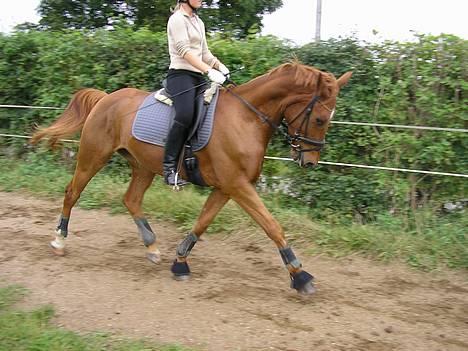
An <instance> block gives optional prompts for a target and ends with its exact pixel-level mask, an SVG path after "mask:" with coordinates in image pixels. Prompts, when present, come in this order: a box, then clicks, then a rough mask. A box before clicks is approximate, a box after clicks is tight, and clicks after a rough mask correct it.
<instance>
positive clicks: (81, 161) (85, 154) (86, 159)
mask: <svg viewBox="0 0 468 351" xmlns="http://www.w3.org/2000/svg"><path fill="white" fill-rule="evenodd" d="M106 144H107V143H104V142H103V143H102V147H92V148H88V147H87V143H85V142H83V140H82V141H81V144H80V150H79V152H78V161H77V164H76V168H75V174H74V175H73V178H72V180H71V181H70V183H68V185H67V187H66V189H65V197H64V199H63V207H62V213H61V215H60V220H59V223H58V225H57V229H56V232H55V233H56V235H55V240H53V241H51V242H50V247H51V248H52V250H53V252H54V253H55V254H57V255H59V256H62V255H64V254H65V239H66V237H67V235H68V222H69V220H70V215H71V210H72V208H73V206H74V205H75V203H76V201H78V199H79V198H80V195H81V192H82V191H83V190H84V188H85V187H86V185H87V184H88V182H89V181H90V180H91V178H93V177H94V175H95V174H96V173H97V172H99V170H100V169H101V168H102V167H104V165H105V164H106V163H107V161H108V160H109V159H110V157H111V155H112V153H113V150H112V149H111V148H110V146H108V147H106V146H105V145H106ZM109 145H110V143H109Z"/></svg>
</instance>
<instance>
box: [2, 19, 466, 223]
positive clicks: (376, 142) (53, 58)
mask: <svg viewBox="0 0 468 351" xmlns="http://www.w3.org/2000/svg"><path fill="white" fill-rule="evenodd" d="M415 39H416V40H415V41H414V42H411V43H398V42H385V43H382V44H367V43H361V42H359V41H357V40H356V39H354V38H344V39H331V40H328V41H323V42H321V43H318V44H316V43H311V44H307V45H304V46H302V47H297V46H293V45H292V44H290V43H289V42H287V41H282V40H279V39H278V38H275V37H271V36H266V37H265V36H264V37H256V38H250V39H248V40H226V39H222V38H218V37H213V38H211V39H210V43H209V45H210V47H211V49H212V51H213V52H214V53H215V55H217V56H218V57H220V58H221V59H222V60H223V61H224V62H225V63H226V65H227V66H228V67H231V69H233V70H235V69H237V68H239V67H240V66H244V67H245V68H244V69H243V70H240V71H237V72H235V73H234V74H233V79H234V80H235V81H236V82H238V83H243V82H245V81H248V80H249V79H252V78H254V77H256V76H258V75H260V74H263V73H265V72H266V71H268V70H269V69H270V68H272V67H275V66H277V65H279V64H281V63H283V62H286V61H287V60H289V59H291V58H298V59H299V60H300V61H302V62H303V63H306V64H310V65H314V66H316V67H318V68H320V69H323V70H328V71H330V72H332V73H334V74H335V75H337V76H339V75H341V74H342V73H344V72H346V71H349V70H352V71H353V72H354V74H353V78H352V79H351V82H350V85H349V86H347V87H346V88H345V89H343V91H342V92H341V94H340V98H339V101H338V110H337V115H336V117H335V119H336V120H343V121H363V122H382V123H389V124H409V125H425V126H442V127H453V128H466V119H467V116H468V113H467V105H466V104H463V103H462V102H463V98H464V97H466V91H467V81H468V80H467V74H468V73H467V72H468V70H467V66H466V62H468V60H467V58H466V53H467V52H468V50H467V49H468V47H467V41H466V40H463V39H460V38H457V37H454V36H451V35H442V36H437V37H434V36H424V35H421V36H418V37H415ZM168 60H169V59H168V55H167V46H166V35H165V33H154V32H151V31H149V30H146V29H140V30H138V31H134V30H132V29H131V28H128V27H119V28H116V29H115V30H112V31H106V30H97V31H95V32H87V31H68V32H48V31H34V30H29V31H18V32H15V33H13V34H11V35H0V104H21V105H42V106H65V105H66V103H67V102H68V101H69V99H70V96H71V94H72V93H73V92H74V91H76V90H77V89H79V88H82V87H94V88H98V89H102V90H105V91H107V92H111V91H114V90H116V89H119V88H122V87H127V86H132V87H137V88H140V89H146V90H154V89H156V88H157V87H159V86H160V84H161V81H162V79H163V78H164V77H165V74H166V71H167V67H168V62H169V61H168ZM56 116H57V112H56V111H55V112H54V111H43V110H11V109H8V110H7V109H0V128H1V129H2V130H3V131H5V130H7V131H9V132H18V133H29V132H30V131H31V129H32V127H33V126H34V125H35V124H46V123H49V122H50V121H51V120H53V119H54V118H56ZM327 141H328V145H327V148H326V150H325V152H324V153H323V155H322V160H325V161H332V162H333V161H334V162H347V163H358V164H371V165H381V166H388V167H398V168H413V169H423V170H437V171H443V172H454V173H465V174H466V173H468V171H467V164H468V162H467V161H468V153H467V138H466V137H465V134H463V133H448V132H431V131H417V130H408V129H385V128H375V127H357V126H345V125H333V126H332V128H331V130H330V131H329V133H328V135H327ZM22 143H23V141H18V140H8V141H7V140H6V139H3V140H2V139H0V144H1V145H4V146H5V145H6V144H17V145H18V144H22ZM269 154H271V155H278V156H286V155H287V154H288V149H287V147H286V146H285V145H284V141H283V140H282V139H281V138H279V137H275V138H274V140H273V143H272V144H271V145H270V149H269ZM264 175H265V179H264V181H265V182H266V183H267V184H269V185H271V187H269V188H268V189H271V188H275V189H283V190H285V189H289V190H287V191H286V192H287V196H286V197H284V198H283V200H282V201H284V202H285V203H286V204H289V205H293V204H294V203H295V202H296V201H300V202H302V203H306V204H308V205H309V206H310V208H311V210H312V211H316V213H317V215H319V216H320V215H325V214H328V213H330V212H339V213H343V214H346V215H348V216H350V217H353V218H358V219H360V220H369V219H372V218H374V216H375V215H377V214H378V213H382V212H388V211H390V212H391V213H402V214H405V213H407V212H408V210H410V209H413V210H414V209H416V208H418V207H421V206H430V207H432V208H434V209H436V208H438V207H440V205H441V204H442V203H443V202H445V201H451V200H458V199H460V198H462V197H463V196H465V197H466V181H465V180H464V179H463V178H452V177H439V176H423V175H415V174H411V175H408V174H405V173H395V172H382V171H374V170H362V169H355V168H340V167H329V166H327V167H325V166H320V167H318V168H317V169H316V170H314V171H310V170H302V169H299V168H298V167H297V166H295V165H292V164H284V163H279V162H276V161H266V162H265V168H264ZM285 183H286V185H287V186H284V184H285ZM281 184H283V185H281Z"/></svg>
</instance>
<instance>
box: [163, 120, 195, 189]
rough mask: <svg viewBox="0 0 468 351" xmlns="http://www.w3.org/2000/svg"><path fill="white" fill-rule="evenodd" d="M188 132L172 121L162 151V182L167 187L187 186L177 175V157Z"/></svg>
mask: <svg viewBox="0 0 468 351" xmlns="http://www.w3.org/2000/svg"><path fill="white" fill-rule="evenodd" d="M188 132H189V130H188V128H186V127H185V126H183V125H182V124H180V123H178V122H177V121H174V124H173V125H172V127H171V130H170V131H169V133H168V135H167V139H166V146H165V149H164V160H163V176H164V181H165V182H166V184H168V185H178V186H184V185H186V184H188V183H187V182H186V181H185V180H183V179H181V178H180V177H179V175H178V174H177V165H178V163H179V155H180V153H181V151H182V148H183V147H184V144H185V141H186V140H187V137H188ZM176 175H177V184H176Z"/></svg>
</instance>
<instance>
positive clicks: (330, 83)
mask: <svg viewBox="0 0 468 351" xmlns="http://www.w3.org/2000/svg"><path fill="white" fill-rule="evenodd" d="M275 71H276V72H278V71H279V72H278V73H286V76H287V77H288V78H289V79H286V80H287V81H288V82H289V84H290V87H289V92H288V93H287V96H286V98H284V99H283V100H282V103H281V113H282V115H283V117H284V121H285V123H286V125H287V128H288V134H289V137H290V140H289V142H290V144H291V153H292V157H293V159H294V160H295V161H297V162H298V163H299V165H300V166H301V167H308V166H315V165H316V164H317V163H318V161H319V158H320V151H321V150H322V148H323V146H324V145H325V134H326V133H327V130H328V127H329V125H330V121H331V119H332V118H333V114H334V112H335V105H336V98H337V96H338V93H339V91H340V88H341V87H343V86H344V85H345V84H346V83H347V82H348V81H349V79H350V78H351V75H352V72H347V73H345V74H343V75H342V76H341V77H340V78H339V79H336V78H335V77H334V76H333V74H331V73H327V72H322V71H319V70H318V69H315V68H313V67H308V66H305V65H301V64H298V63H292V64H285V65H283V66H280V67H279V68H278V69H276V70H275ZM275 71H273V72H271V73H270V74H274V73H275ZM281 71H282V72H281Z"/></svg>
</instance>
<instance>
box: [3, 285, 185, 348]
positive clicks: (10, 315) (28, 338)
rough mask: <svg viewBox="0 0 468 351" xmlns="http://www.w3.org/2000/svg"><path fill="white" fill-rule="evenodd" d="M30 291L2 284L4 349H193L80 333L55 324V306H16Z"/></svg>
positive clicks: (102, 334) (101, 334) (100, 334)
mask: <svg viewBox="0 0 468 351" xmlns="http://www.w3.org/2000/svg"><path fill="white" fill-rule="evenodd" d="M25 292H26V290H25V289H23V288H21V287H18V286H12V285H10V286H6V287H0V351H11V350H15V351H23V350H24V351H26V350H34V351H65V350H66V351H100V350H109V351H184V350H185V351H189V349H186V348H182V347H180V346H176V345H167V346H161V345H154V343H153V344H150V343H149V342H144V341H133V340H125V339H119V338H116V337H112V336H110V335H107V334H104V333H94V334H87V335H78V334H76V333H72V332H70V331H67V330H65V329H62V328H57V327H54V326H52V325H51V319H52V317H53V316H54V310H53V309H52V307H51V306H44V307H39V308H36V309H34V310H32V311H23V310H19V309H17V308H14V305H13V304H14V303H15V302H17V301H19V300H21V299H22V297H23V296H24V295H25Z"/></svg>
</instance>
